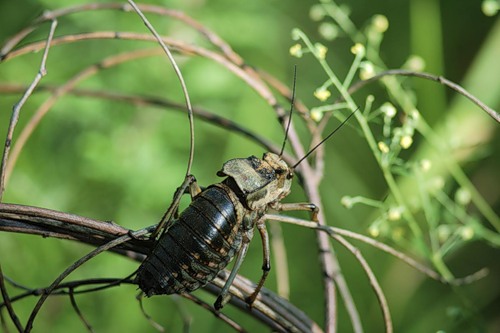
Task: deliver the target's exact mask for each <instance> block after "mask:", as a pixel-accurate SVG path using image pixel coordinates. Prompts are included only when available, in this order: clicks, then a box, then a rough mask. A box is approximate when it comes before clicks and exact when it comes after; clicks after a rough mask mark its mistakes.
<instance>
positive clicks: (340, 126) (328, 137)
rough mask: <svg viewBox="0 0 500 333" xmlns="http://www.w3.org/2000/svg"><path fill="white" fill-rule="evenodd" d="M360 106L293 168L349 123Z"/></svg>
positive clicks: (293, 167)
mask: <svg viewBox="0 0 500 333" xmlns="http://www.w3.org/2000/svg"><path fill="white" fill-rule="evenodd" d="M358 110H359V108H357V109H356V110H354V111H353V112H352V113H351V114H350V115H349V116H348V117H347V118H346V119H345V120H344V121H343V122H341V123H340V125H338V126H337V127H336V128H335V129H334V130H333V131H332V132H331V133H330V134H328V135H327V136H326V137H325V138H324V139H323V140H321V141H320V142H319V143H318V144H317V145H316V146H314V147H313V148H312V149H311V150H309V151H308V152H307V154H305V155H304V156H303V157H302V158H301V159H299V160H298V161H297V163H295V164H294V165H293V166H292V169H295V167H296V166H297V165H299V164H300V163H301V162H302V161H303V160H305V159H306V158H307V157H309V155H311V154H312V153H313V152H314V151H315V150H316V149H318V147H319V146H321V145H322V144H323V143H324V142H325V141H326V140H328V139H330V138H331V137H332V135H334V134H335V133H336V132H337V131H338V130H339V129H340V128H342V127H343V126H344V124H345V123H347V121H348V120H349V119H351V117H352V116H354V114H355V113H356V111H358Z"/></svg>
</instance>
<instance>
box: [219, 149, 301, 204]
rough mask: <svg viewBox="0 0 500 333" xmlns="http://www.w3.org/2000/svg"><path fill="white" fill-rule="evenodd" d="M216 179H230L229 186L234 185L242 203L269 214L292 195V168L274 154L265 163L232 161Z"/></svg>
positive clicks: (257, 159)
mask: <svg viewBox="0 0 500 333" xmlns="http://www.w3.org/2000/svg"><path fill="white" fill-rule="evenodd" d="M217 175H219V176H227V177H228V179H227V180H226V181H225V182H226V183H229V184H231V183H232V181H234V183H235V185H236V186H237V190H239V191H237V192H239V193H238V196H239V197H240V200H241V201H242V203H243V204H244V205H245V206H246V207H247V208H249V209H250V210H266V209H267V206H268V205H270V204H272V203H274V202H278V201H280V200H281V199H283V198H284V197H286V196H287V195H288V193H290V186H291V182H292V171H291V168H290V167H289V166H288V165H287V164H286V162H285V161H283V160H282V159H281V157H279V156H278V155H276V154H273V153H265V154H264V156H263V158H262V159H259V158H257V157H255V156H250V157H248V158H236V159H232V160H229V161H227V162H226V163H224V165H223V167H222V170H220V171H219V172H218V173H217ZM231 180H232V181H231Z"/></svg>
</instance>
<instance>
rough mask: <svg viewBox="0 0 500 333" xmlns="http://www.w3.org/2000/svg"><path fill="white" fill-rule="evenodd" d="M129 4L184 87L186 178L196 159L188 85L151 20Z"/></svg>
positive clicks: (132, 2)
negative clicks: (187, 139) (187, 125)
mask: <svg viewBox="0 0 500 333" xmlns="http://www.w3.org/2000/svg"><path fill="white" fill-rule="evenodd" d="M128 3H129V4H130V6H132V8H133V9H134V10H135V11H136V13H137V14H138V15H139V17H140V18H141V19H142V21H143V22H144V24H145V25H146V27H147V28H148V29H149V30H150V31H151V33H152V34H153V36H154V37H155V38H156V40H157V41H158V43H159V44H160V45H161V47H162V49H163V51H165V53H166V55H167V57H168V59H169V61H170V63H171V64H172V67H173V68H174V71H175V74H176V75H177V77H178V78H179V82H180V84H181V87H182V92H183V94H184V98H185V101H186V109H187V114H188V118H189V131H190V137H189V138H190V144H189V160H188V163H187V170H186V177H187V176H188V175H190V174H191V167H192V165H193V159H194V116H193V108H192V106H191V100H190V98H189V93H188V90H187V87H186V83H185V81H184V77H183V76H182V73H181V70H180V69H179V66H177V63H176V62H175V59H174V57H173V56H172V52H170V49H169V48H168V46H167V45H166V44H165V42H164V41H163V39H162V38H161V36H160V35H159V34H158V32H156V30H155V28H154V27H153V25H152V24H151V23H150V22H149V20H148V19H147V18H146V16H145V15H144V14H143V13H142V11H141V10H140V9H139V7H138V6H137V5H136V4H135V2H134V1H133V0H128Z"/></svg>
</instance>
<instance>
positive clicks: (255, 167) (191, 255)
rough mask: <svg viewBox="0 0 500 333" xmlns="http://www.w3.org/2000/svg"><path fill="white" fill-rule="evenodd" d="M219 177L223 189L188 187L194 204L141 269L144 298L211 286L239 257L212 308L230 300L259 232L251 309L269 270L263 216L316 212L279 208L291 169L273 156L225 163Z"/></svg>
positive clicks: (301, 207)
mask: <svg viewBox="0 0 500 333" xmlns="http://www.w3.org/2000/svg"><path fill="white" fill-rule="evenodd" d="M217 175H219V176H222V177H226V178H225V179H224V180H223V181H222V182H221V183H218V184H215V185H212V186H209V187H208V188H206V189H205V190H204V191H201V190H200V189H199V187H198V185H197V184H196V182H193V183H192V184H190V185H189V187H190V190H191V191H190V192H191V195H192V199H193V201H192V202H191V204H190V205H189V206H188V207H187V208H186V209H185V210H184V211H183V212H182V213H181V214H180V216H179V218H178V219H177V220H175V221H173V223H172V225H171V227H170V228H168V230H166V231H165V232H164V233H163V235H162V236H161V237H160V239H159V240H158V241H157V243H156V245H155V247H154V248H153V250H152V251H151V253H150V254H149V255H148V257H147V258H146V259H145V260H144V262H143V263H142V265H141V266H140V267H139V270H138V273H137V278H136V281H137V283H138V284H139V287H140V288H141V290H142V291H144V293H145V294H146V295H148V296H151V295H158V294H173V293H184V292H191V291H194V290H196V289H198V288H200V287H201V286H204V285H205V284H207V283H208V282H210V281H211V280H213V279H214V278H215V277H216V276H217V274H218V273H219V272H220V271H221V270H223V269H224V268H225V267H226V266H227V265H228V264H229V262H230V261H231V260H232V259H233V257H234V256H235V255H237V261H236V263H235V265H234V268H233V270H232V271H231V275H230V276H229V278H228V279H227V281H226V284H225V285H224V288H223V289H222V291H221V293H220V295H219V297H218V298H217V301H216V303H215V307H216V308H217V309H219V308H221V307H222V306H223V305H224V304H225V303H226V302H227V301H228V300H229V296H228V290H229V287H230V286H231V283H232V281H233V279H234V277H235V276H236V273H237V271H238V269H239V267H240V265H241V262H242V261H243V259H244V257H245V255H246V252H247V249H248V244H249V242H250V240H251V239H252V236H253V230H254V227H255V226H257V228H258V230H259V232H260V234H261V236H262V243H263V250H264V264H263V267H262V268H263V271H264V273H263V276H262V278H261V280H260V282H259V284H258V286H257V288H256V290H255V292H254V293H253V294H252V295H251V296H250V297H249V303H250V304H251V303H252V302H253V301H254V300H255V298H256V296H257V294H258V292H259V290H260V289H261V287H262V285H263V283H264V280H265V278H266V276H267V273H268V271H269V269H270V260H269V240H268V235H267V232H266V229H265V223H264V222H265V221H264V219H263V216H264V214H265V213H266V211H267V210H268V209H269V208H273V209H275V210H309V211H315V210H316V207H315V206H314V205H312V204H282V203H280V201H281V200H282V199H283V198H284V197H286V196H287V195H288V194H289V193H290V186H291V183H292V178H293V169H292V168H290V167H289V166H288V165H287V163H286V162H285V161H283V159H282V158H281V157H280V156H278V155H276V154H273V153H266V154H264V156H263V158H262V159H259V158H257V157H255V156H251V157H248V158H238V159H233V160H230V161H228V162H226V163H225V164H224V165H223V168H222V170H220V171H219V172H218V173H217Z"/></svg>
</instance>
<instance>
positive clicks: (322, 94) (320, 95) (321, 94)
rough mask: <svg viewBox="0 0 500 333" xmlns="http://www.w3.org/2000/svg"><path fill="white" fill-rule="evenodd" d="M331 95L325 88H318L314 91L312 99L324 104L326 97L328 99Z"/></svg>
mask: <svg viewBox="0 0 500 333" xmlns="http://www.w3.org/2000/svg"><path fill="white" fill-rule="evenodd" d="M330 95H331V93H330V92H329V91H328V90H326V89H325V88H318V89H316V91H314V97H316V98H317V99H319V100H320V101H322V102H324V101H326V99H327V98H328V97H330Z"/></svg>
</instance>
